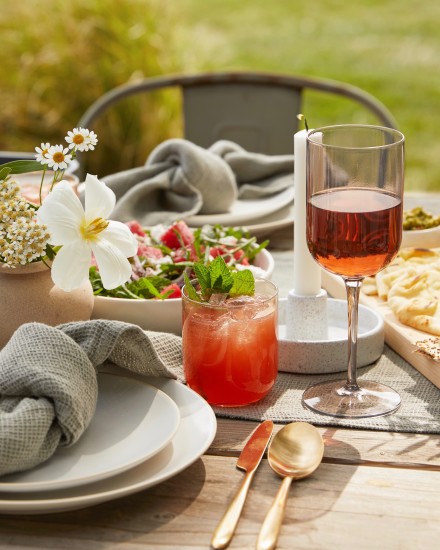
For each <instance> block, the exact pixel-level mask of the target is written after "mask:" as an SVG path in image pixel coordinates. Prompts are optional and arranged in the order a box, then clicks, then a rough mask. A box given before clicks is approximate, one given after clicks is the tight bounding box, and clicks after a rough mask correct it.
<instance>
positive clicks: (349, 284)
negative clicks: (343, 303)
mask: <svg viewBox="0 0 440 550" xmlns="http://www.w3.org/2000/svg"><path fill="white" fill-rule="evenodd" d="M361 284H362V279H345V289H346V291H347V302H348V374H347V384H346V386H345V387H346V389H347V390H348V391H350V392H353V391H357V390H359V386H358V384H357V376H356V356H357V337H358V309H359V308H358V304H359V291H360V288H361Z"/></svg>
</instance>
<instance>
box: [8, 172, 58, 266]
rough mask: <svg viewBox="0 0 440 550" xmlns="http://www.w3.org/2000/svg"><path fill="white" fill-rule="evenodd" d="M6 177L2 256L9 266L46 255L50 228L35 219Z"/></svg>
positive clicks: (30, 208) (32, 212)
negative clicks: (48, 229)
mask: <svg viewBox="0 0 440 550" xmlns="http://www.w3.org/2000/svg"><path fill="white" fill-rule="evenodd" d="M19 191H20V188H19V186H18V185H17V184H16V183H15V182H14V181H11V180H9V179H8V178H6V179H5V180H3V181H2V182H0V256H1V257H2V261H3V262H4V263H6V264H7V265H9V266H10V267H16V266H17V265H24V264H27V263H29V262H32V261H34V260H36V259H38V258H40V257H41V256H43V255H44V254H45V249H46V244H47V242H48V240H49V233H48V231H47V227H46V226H45V225H43V224H40V223H38V222H37V221H36V220H35V210H34V209H33V208H32V207H31V206H30V205H29V203H28V202H27V201H26V200H24V199H23V198H22V197H20V195H19Z"/></svg>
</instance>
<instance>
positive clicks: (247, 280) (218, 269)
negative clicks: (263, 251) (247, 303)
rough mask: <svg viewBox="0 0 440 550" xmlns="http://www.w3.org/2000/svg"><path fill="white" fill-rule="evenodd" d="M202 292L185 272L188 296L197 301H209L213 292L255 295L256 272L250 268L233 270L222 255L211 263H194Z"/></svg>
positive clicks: (232, 294)
mask: <svg viewBox="0 0 440 550" xmlns="http://www.w3.org/2000/svg"><path fill="white" fill-rule="evenodd" d="M194 272H195V274H196V277H197V280H198V283H199V286H200V294H199V293H198V292H197V291H196V290H195V288H194V287H193V285H192V284H191V282H190V280H189V277H188V275H187V274H186V273H185V274H184V280H185V288H186V291H187V294H188V297H189V298H190V299H191V300H195V301H198V302H200V301H202V300H203V301H206V302H207V301H209V299H210V298H211V296H212V295H213V294H226V295H228V296H243V295H245V296H253V295H254V293H255V279H254V274H253V273H252V271H251V270H250V269H244V270H243V271H231V270H230V269H229V268H228V266H227V265H226V262H225V260H224V259H223V257H222V256H217V257H216V258H215V259H214V260H213V261H212V262H211V263H210V264H208V265H205V264H203V262H196V263H195V264H194Z"/></svg>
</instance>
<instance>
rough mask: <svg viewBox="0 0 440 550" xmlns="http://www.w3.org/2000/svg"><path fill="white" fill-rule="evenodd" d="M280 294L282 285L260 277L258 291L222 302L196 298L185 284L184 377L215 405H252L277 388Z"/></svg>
mask: <svg viewBox="0 0 440 550" xmlns="http://www.w3.org/2000/svg"><path fill="white" fill-rule="evenodd" d="M192 284H193V285H194V286H195V285H196V281H193V282H192ZM277 297H278V290H277V287H276V286H275V285H274V284H273V283H272V282H270V281H268V280H265V279H256V280H255V295H254V296H239V297H237V298H233V299H229V298H228V299H227V300H226V301H224V302H222V303H219V304H213V303H210V302H196V301H194V300H191V299H190V298H188V295H187V293H186V292H185V287H184V288H183V292H182V305H183V313H182V319H183V328H182V343H183V367H184V371H185V377H186V381H187V384H188V385H189V386H190V387H191V388H192V389H193V390H195V391H196V392H197V393H199V394H200V395H201V396H202V397H204V398H205V399H206V401H208V403H210V404H211V405H217V406H223V407H235V406H242V405H248V404H249V403H254V402H256V401H259V400H260V399H262V398H263V397H264V396H265V395H267V393H268V392H269V391H270V389H271V388H272V386H273V384H274V382H275V379H276V376H277V372H278V342H277V313H278V310H277Z"/></svg>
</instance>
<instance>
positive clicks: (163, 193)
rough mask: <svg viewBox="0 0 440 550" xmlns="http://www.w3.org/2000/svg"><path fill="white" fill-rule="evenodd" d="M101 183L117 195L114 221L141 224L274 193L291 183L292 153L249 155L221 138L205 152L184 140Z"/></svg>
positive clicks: (211, 210)
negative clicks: (132, 221) (139, 165)
mask: <svg viewBox="0 0 440 550" xmlns="http://www.w3.org/2000/svg"><path fill="white" fill-rule="evenodd" d="M103 181H105V183H106V184H107V185H108V186H109V187H110V188H111V189H112V190H113V191H114V192H115V194H116V206H115V208H114V210H113V213H112V218H113V219H115V220H119V221H122V222H126V221H130V220H133V219H135V220H138V221H139V222H140V223H141V224H142V225H146V226H148V225H155V224H157V223H170V222H172V221H175V220H176V219H178V218H180V219H186V218H188V217H190V216H193V215H195V214H204V215H206V214H219V213H226V212H229V211H230V210H231V208H232V206H233V205H234V203H235V201H236V200H237V198H240V199H244V200H245V199H254V198H263V197H265V196H270V195H274V194H276V193H279V192H281V191H283V190H284V189H286V188H287V187H289V186H292V185H293V155H275V156H272V155H263V154H259V153H249V152H248V151H246V150H245V149H243V148H242V147H240V146H239V145H237V144H236V143H233V142H231V141H226V140H221V141H218V142H216V143H215V144H214V145H213V146H212V147H210V148H209V149H204V148H202V147H199V146H198V145H195V144H194V143H191V142H190V141H188V140H184V139H170V140H167V141H165V142H163V143H161V144H160V145H159V146H158V147H156V148H155V149H154V150H153V151H152V153H151V154H150V156H149V157H148V159H147V161H146V163H145V165H144V166H141V167H137V168H133V169H130V170H125V171H123V172H118V173H116V174H111V175H108V176H106V177H104V178H103Z"/></svg>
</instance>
